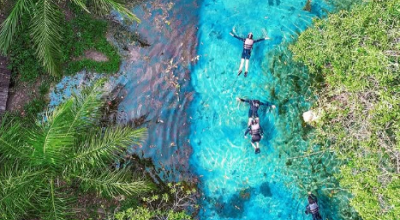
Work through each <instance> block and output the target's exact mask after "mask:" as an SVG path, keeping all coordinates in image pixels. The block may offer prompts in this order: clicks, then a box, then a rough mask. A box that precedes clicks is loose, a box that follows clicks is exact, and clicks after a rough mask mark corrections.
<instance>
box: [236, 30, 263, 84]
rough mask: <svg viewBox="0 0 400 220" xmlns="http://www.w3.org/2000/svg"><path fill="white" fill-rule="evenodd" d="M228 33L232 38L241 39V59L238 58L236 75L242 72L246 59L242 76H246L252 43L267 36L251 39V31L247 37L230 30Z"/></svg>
mask: <svg viewBox="0 0 400 220" xmlns="http://www.w3.org/2000/svg"><path fill="white" fill-rule="evenodd" d="M229 34H230V35H232V36H233V37H234V38H237V39H239V40H241V41H243V51H242V59H241V60H240V67H239V72H238V76H239V75H240V74H241V73H242V68H243V63H244V61H246V68H245V72H244V77H246V76H247V73H248V70H249V59H250V55H251V50H252V49H253V44H255V43H257V42H260V41H263V40H268V39H269V37H265V38H260V39H257V40H253V34H252V33H251V32H250V33H249V34H248V35H247V38H242V37H239V36H237V35H236V34H234V33H233V32H230V33H229Z"/></svg>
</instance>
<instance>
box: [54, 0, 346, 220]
mask: <svg viewBox="0 0 400 220" xmlns="http://www.w3.org/2000/svg"><path fill="white" fill-rule="evenodd" d="M305 3H306V0H265V1H259V0H235V1H234V0H202V1H200V0H198V1H192V0H182V1H176V2H169V1H166V0H153V1H149V2H148V3H146V4H144V5H141V6H138V7H137V8H135V9H134V13H136V14H137V15H138V16H139V17H140V18H141V19H142V24H140V25H138V26H136V25H133V26H131V30H133V31H137V32H138V33H140V34H141V35H142V36H144V37H145V39H146V41H147V42H148V43H149V44H150V46H149V47H139V46H138V45H131V44H127V45H125V46H127V47H128V48H127V50H126V49H123V48H122V47H123V46H121V45H118V44H117V46H118V47H119V49H120V52H122V53H124V54H125V57H124V60H123V63H122V65H121V71H120V73H119V75H120V76H119V77H116V78H112V80H111V81H112V83H110V89H112V88H113V87H114V86H115V85H116V84H121V85H123V86H124V90H123V91H121V93H120V95H121V96H124V101H123V102H122V103H121V105H120V106H119V111H120V115H123V117H122V118H124V120H132V119H135V118H139V117H141V116H143V115H147V117H146V120H148V122H147V123H146V126H147V127H148V129H149V134H150V135H149V137H148V139H147V140H146V141H145V143H143V145H142V146H140V147H138V146H134V149H133V151H134V152H136V153H141V152H143V156H144V157H150V158H152V159H153V161H154V162H155V165H156V166H157V167H158V168H162V170H164V168H165V170H167V171H172V173H173V174H174V175H173V177H172V178H171V176H169V177H167V176H164V178H169V179H170V180H171V179H172V180H185V179H187V178H190V176H191V173H192V172H193V173H195V174H196V175H197V177H198V179H199V187H200V190H201V192H202V195H203V196H202V198H200V207H201V210H200V213H199V217H200V219H254V220H257V219H311V216H306V215H305V214H304V207H305V205H306V196H305V192H306V191H305V189H304V187H302V186H301V185H300V184H298V183H299V181H297V182H296V181H293V179H294V178H296V177H293V174H296V172H294V173H293V172H292V173H291V172H288V170H287V169H285V168H286V167H285V166H286V165H285V163H286V161H287V159H288V158H287V157H286V156H285V154H284V153H282V152H285V151H291V150H292V149H294V148H295V147H294V146H295V145H297V146H296V147H298V146H300V145H301V146H303V147H304V146H306V145H307V143H306V141H304V140H303V139H302V138H301V137H300V136H301V135H300V134H298V131H299V130H301V129H302V128H301V125H299V124H301V123H300V122H299V121H300V120H299V119H300V118H299V116H300V115H301V113H302V111H304V110H308V108H309V107H310V103H309V102H308V101H307V100H306V99H304V97H303V96H302V94H301V93H299V92H297V93H296V92H293V93H292V91H291V90H292V88H294V87H295V86H288V85H289V83H290V80H288V79H290V78H291V77H292V76H291V73H290V72H291V71H293V70H292V69H291V67H288V66H285V67H284V66H283V65H286V63H284V62H278V63H277V64H275V67H273V68H272V69H274V68H275V69H281V70H282V69H283V71H280V72H279V71H274V73H271V62H272V61H271V59H272V57H269V55H268V54H271V53H272V52H273V51H284V50H286V46H285V45H286V44H285V43H287V42H290V41H292V40H293V39H294V38H295V37H296V36H297V35H298V34H299V33H300V32H301V31H303V30H304V29H305V28H306V27H307V26H309V25H311V19H312V18H313V17H315V16H321V15H322V14H323V9H324V8H327V7H326V6H325V5H324V4H323V3H322V2H321V1H313V4H312V11H311V13H309V12H306V11H304V10H302V9H303V7H304V5H305ZM233 28H235V30H236V33H237V34H239V35H241V36H245V35H246V34H247V33H248V32H249V31H251V32H253V33H254V37H255V38H258V37H262V35H263V34H264V33H268V36H269V37H270V38H271V40H269V41H263V42H260V43H257V44H256V45H255V46H254V49H253V52H252V57H251V59H250V68H249V75H248V77H247V78H244V77H243V74H242V75H241V76H240V77H237V76H236V74H237V70H238V67H239V62H240V54H241V51H242V42H240V41H239V40H237V39H235V38H233V37H231V36H230V35H229V32H230V31H231V30H232V29H233ZM111 39H113V37H111ZM274 53H275V52H274ZM197 55H199V59H198V61H196V59H195V58H196V57H197ZM293 69H294V68H293ZM286 70H287V71H286ZM295 71H297V69H296V70H295ZM278 73H279V74H278ZM304 75H305V77H304V79H305V80H306V79H307V76H306V75H307V74H304ZM97 77H98V76H95V77H89V78H97ZM87 81H88V77H87V74H79V75H77V76H76V77H72V78H71V77H66V78H64V79H63V81H62V82H61V83H60V84H59V85H57V87H56V90H57V91H62V90H64V93H63V94H60V93H58V92H54V93H53V94H52V103H51V105H57V104H58V103H59V102H60V101H62V99H63V98H64V97H66V96H69V95H70V93H71V91H75V88H76V87H79V85H80V84H86V83H87ZM300 85H304V86H305V87H306V85H307V84H306V83H305V84H302V83H300ZM300 91H301V92H304V93H306V92H307V89H304V88H303V89H300ZM236 97H242V98H251V99H259V100H261V101H271V100H272V101H275V102H276V103H280V105H279V106H278V108H277V109H275V110H273V111H270V110H269V109H266V108H261V109H260V110H259V114H260V119H261V125H262V127H263V128H264V132H265V135H264V139H263V140H262V141H261V153H260V154H258V155H255V154H254V150H253V148H252V147H251V144H250V142H249V139H244V138H243V134H244V130H245V128H246V124H247V111H248V106H247V105H245V104H244V103H242V104H239V103H238V102H237V101H236V100H235V98H236ZM286 99H287V100H286ZM282 103H284V104H282ZM292 109H294V110H292ZM159 120H162V121H163V123H157V121H159ZM299 126H300V128H298V127H299ZM288 139H290V140H291V141H287V140H288ZM293 143H296V144H293ZM188 160H190V161H189V162H190V166H188ZM300 164H304V166H306V168H302V170H305V172H308V171H307V169H308V168H307V162H304V163H303V162H302V163H300ZM299 169H300V167H299ZM163 173H164V172H161V174H163ZM297 174H298V173H297ZM309 175H310V174H309V173H307V174H306V173H305V174H304V176H303V177H302V178H304V179H306V180H304V182H307V181H308V180H307V179H308V176H309ZM326 201H327V202H326V204H324V203H325V202H324V200H322V212H323V214H324V215H325V216H326V213H327V208H325V209H324V206H325V207H327V206H328V203H329V199H326ZM330 217H331V218H330V219H339V218H336V217H334V216H333V215H332V213H331V215H330Z"/></svg>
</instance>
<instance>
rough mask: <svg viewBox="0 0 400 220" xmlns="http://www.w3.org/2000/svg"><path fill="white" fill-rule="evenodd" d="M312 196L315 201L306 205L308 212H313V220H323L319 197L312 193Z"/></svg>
mask: <svg viewBox="0 0 400 220" xmlns="http://www.w3.org/2000/svg"><path fill="white" fill-rule="evenodd" d="M310 197H311V198H312V200H314V202H312V203H309V204H308V205H307V207H306V214H312V217H313V220H322V216H321V215H320V214H319V207H318V199H317V197H316V196H315V195H313V194H311V195H310Z"/></svg>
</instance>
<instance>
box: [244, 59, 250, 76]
mask: <svg viewBox="0 0 400 220" xmlns="http://www.w3.org/2000/svg"><path fill="white" fill-rule="evenodd" d="M248 72H249V59H246V67H245V71H244V76H247V73H248Z"/></svg>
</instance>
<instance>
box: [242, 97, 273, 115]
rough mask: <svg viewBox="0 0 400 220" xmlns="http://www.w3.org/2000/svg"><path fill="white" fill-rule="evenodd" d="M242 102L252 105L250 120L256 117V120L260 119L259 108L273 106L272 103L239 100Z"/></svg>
mask: <svg viewBox="0 0 400 220" xmlns="http://www.w3.org/2000/svg"><path fill="white" fill-rule="evenodd" d="M239 99H240V101H242V102H246V103H249V104H250V109H249V118H251V117H254V118H258V108H259V107H260V105H265V106H267V107H270V106H272V104H271V103H269V102H266V103H263V102H260V101H259V100H252V99H247V100H246V99H241V98H239Z"/></svg>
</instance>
